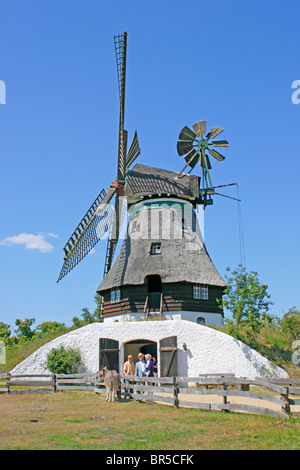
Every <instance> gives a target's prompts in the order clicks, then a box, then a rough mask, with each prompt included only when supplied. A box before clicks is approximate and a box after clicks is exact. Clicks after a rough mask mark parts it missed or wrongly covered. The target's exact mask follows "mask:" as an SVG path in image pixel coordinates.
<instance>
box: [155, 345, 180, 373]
mask: <svg viewBox="0 0 300 470" xmlns="http://www.w3.org/2000/svg"><path fill="white" fill-rule="evenodd" d="M159 351H160V376H161V377H174V376H177V375H178V364H177V336H169V337H168V338H163V339H161V340H160V342H159Z"/></svg>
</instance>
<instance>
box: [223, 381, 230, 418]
mask: <svg viewBox="0 0 300 470" xmlns="http://www.w3.org/2000/svg"><path fill="white" fill-rule="evenodd" d="M222 387H223V390H227V385H226V383H223V384H222ZM227 403H228V402H227V395H223V404H224V405H227ZM222 411H224V412H228V411H229V410H226V409H225V410H222Z"/></svg>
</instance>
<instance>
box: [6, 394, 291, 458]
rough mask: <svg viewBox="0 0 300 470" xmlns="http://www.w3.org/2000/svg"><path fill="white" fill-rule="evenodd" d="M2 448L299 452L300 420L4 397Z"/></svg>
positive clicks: (59, 397)
mask: <svg viewBox="0 0 300 470" xmlns="http://www.w3.org/2000/svg"><path fill="white" fill-rule="evenodd" d="M0 409H1V414H0V449H2V450H4V449H12V450H15V449H52V450H81V449H83V450H88V449H91V450H101V449H102V450H191V449H192V450H196V449H211V450H213V449H214V450H215V449H257V450H258V449H261V450H262V449H266V450H269V449H270V450H274V449H282V450H287V449H299V448H300V419H296V418H291V420H290V421H282V420H280V419H278V418H272V417H268V416H258V415H246V414H238V413H222V412H218V411H209V412H205V411H200V410H193V409H183V408H180V409H176V408H173V407H168V406H160V405H150V404H145V403H136V402H135V401H129V400H127V401H126V400H122V401H121V402H117V403H113V404H112V403H107V402H106V401H105V398H104V396H101V395H98V394H95V393H93V392H57V393H55V394H51V395H43V394H36V395H21V396H13V395H11V396H8V395H0Z"/></svg>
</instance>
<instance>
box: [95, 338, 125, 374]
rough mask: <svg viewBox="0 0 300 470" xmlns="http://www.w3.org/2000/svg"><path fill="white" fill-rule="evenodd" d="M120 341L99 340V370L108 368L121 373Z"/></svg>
mask: <svg viewBox="0 0 300 470" xmlns="http://www.w3.org/2000/svg"><path fill="white" fill-rule="evenodd" d="M119 352H120V349H119V341H115V340H114V339H109V338H100V339H99V370H100V369H101V368H102V367H107V369H108V370H116V371H117V372H119Z"/></svg>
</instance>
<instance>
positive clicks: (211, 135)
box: [206, 126, 224, 139]
mask: <svg viewBox="0 0 300 470" xmlns="http://www.w3.org/2000/svg"><path fill="white" fill-rule="evenodd" d="M223 130H224V129H222V127H216V126H214V127H212V128H211V130H210V131H209V132H208V133H207V134H206V138H207V139H214V138H215V137H217V135H219V134H221V132H223Z"/></svg>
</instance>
